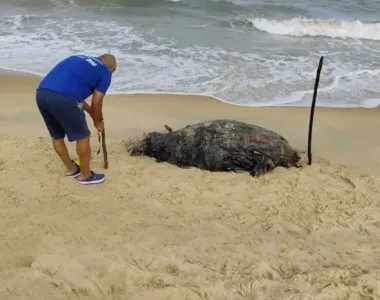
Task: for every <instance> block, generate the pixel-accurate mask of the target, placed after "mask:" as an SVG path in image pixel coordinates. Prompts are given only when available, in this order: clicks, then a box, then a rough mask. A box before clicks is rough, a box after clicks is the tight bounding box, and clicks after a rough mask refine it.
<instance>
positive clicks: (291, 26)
mask: <svg viewBox="0 0 380 300" xmlns="http://www.w3.org/2000/svg"><path fill="white" fill-rule="evenodd" d="M249 21H250V22H251V23H252V26H253V27H254V28H255V29H257V30H260V31H264V32H267V33H270V34H276V35H289V36H296V37H302V36H325V37H332V38H343V39H347V38H351V39H367V40H375V41H379V40H380V23H376V22H373V23H363V22H361V21H339V20H321V19H307V18H293V19H290V20H283V21H277V20H268V19H265V18H256V19H252V20H249Z"/></svg>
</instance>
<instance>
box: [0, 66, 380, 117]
mask: <svg viewBox="0 0 380 300" xmlns="http://www.w3.org/2000/svg"><path fill="white" fill-rule="evenodd" d="M4 75H7V76H16V77H17V76H26V77H35V78H42V75H39V74H37V73H33V72H27V71H19V70H11V69H4V68H0V76H4ZM123 95H125V96H129V95H131V96H139V95H147V96H149V95H168V96H184V97H204V98H212V99H214V100H216V101H219V102H221V103H224V104H227V105H231V106H237V107H243V108H244V107H245V108H265V107H279V108H286V107H292V108H303V109H305V108H308V109H309V110H310V108H311V103H312V94H311V95H310V105H309V106H307V105H296V104H292V103H282V104H278V105H272V104H268V105H262V104H257V105H253V104H252V105H243V104H238V103H233V102H228V101H227V100H225V99H222V98H219V97H216V96H213V95H203V94H192V93H180V92H113V93H108V94H107V97H108V96H123ZM315 107H316V109H317V108H318V109H319V108H325V109H376V108H379V107H380V104H377V105H375V106H346V107H342V106H336V105H331V106H324V105H319V104H318V96H317V101H316V106H315Z"/></svg>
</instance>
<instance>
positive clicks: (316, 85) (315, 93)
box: [307, 56, 323, 165]
mask: <svg viewBox="0 0 380 300" xmlns="http://www.w3.org/2000/svg"><path fill="white" fill-rule="evenodd" d="M322 64H323V56H321V58H320V60H319V65H318V69H317V77H316V79H315V84H314V95H313V102H312V103H311V111H310V120H309V139H308V142H307V156H308V160H309V162H308V164H309V165H311V161H312V154H311V138H312V135H313V122H314V109H315V101H316V99H317V92H318V85H319V76H320V74H321V70H322Z"/></svg>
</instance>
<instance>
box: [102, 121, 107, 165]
mask: <svg viewBox="0 0 380 300" xmlns="http://www.w3.org/2000/svg"><path fill="white" fill-rule="evenodd" d="M102 150H103V160H104V169H108V153H107V145H106V131H105V129H104V128H103V131H102Z"/></svg>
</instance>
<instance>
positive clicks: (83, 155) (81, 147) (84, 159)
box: [77, 137, 91, 180]
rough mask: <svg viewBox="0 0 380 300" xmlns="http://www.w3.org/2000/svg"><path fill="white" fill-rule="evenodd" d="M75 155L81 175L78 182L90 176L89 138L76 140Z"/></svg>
mask: <svg viewBox="0 0 380 300" xmlns="http://www.w3.org/2000/svg"><path fill="white" fill-rule="evenodd" d="M77 153H78V156H79V161H80V167H81V175H80V176H79V177H78V179H79V180H86V179H88V178H89V177H90V176H91V168H90V160H91V147H90V137H85V138H82V139H80V140H77Z"/></svg>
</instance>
